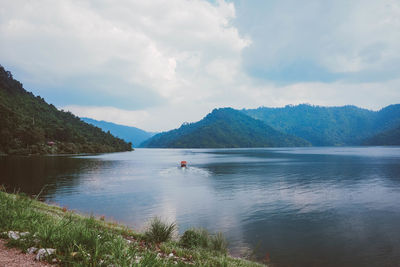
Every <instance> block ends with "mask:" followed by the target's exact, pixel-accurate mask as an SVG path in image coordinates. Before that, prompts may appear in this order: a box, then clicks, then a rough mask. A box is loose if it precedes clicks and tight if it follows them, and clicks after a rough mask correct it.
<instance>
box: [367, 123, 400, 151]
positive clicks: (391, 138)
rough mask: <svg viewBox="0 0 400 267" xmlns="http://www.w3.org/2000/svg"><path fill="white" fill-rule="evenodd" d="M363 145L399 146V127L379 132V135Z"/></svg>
mask: <svg viewBox="0 0 400 267" xmlns="http://www.w3.org/2000/svg"><path fill="white" fill-rule="evenodd" d="M363 144H364V145H370V146H399V145H400V126H399V127H396V128H394V129H390V130H386V131H383V132H380V133H379V134H377V135H375V136H373V137H371V138H368V139H367V140H365V141H364V143H363Z"/></svg>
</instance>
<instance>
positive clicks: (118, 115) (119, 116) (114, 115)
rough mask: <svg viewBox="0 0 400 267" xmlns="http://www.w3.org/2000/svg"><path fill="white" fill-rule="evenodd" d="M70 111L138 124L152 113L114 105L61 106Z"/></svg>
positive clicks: (121, 122) (133, 124)
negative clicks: (124, 108) (119, 107)
mask: <svg viewBox="0 0 400 267" xmlns="http://www.w3.org/2000/svg"><path fill="white" fill-rule="evenodd" d="M61 109H62V110H65V111H70V112H72V113H74V114H75V115H77V116H79V117H86V118H93V119H96V120H104V121H112V122H114V123H117V124H122V125H128V126H137V125H140V124H143V122H144V121H146V120H148V119H149V116H150V114H149V113H148V112H146V111H143V110H138V111H137V110H123V109H118V108H114V107H93V106H90V107H85V106H75V105H70V106H65V107H62V108H61Z"/></svg>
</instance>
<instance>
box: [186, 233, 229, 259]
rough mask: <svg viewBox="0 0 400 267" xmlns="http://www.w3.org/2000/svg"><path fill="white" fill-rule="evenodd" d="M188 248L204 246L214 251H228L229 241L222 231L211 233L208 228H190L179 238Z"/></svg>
mask: <svg viewBox="0 0 400 267" xmlns="http://www.w3.org/2000/svg"><path fill="white" fill-rule="evenodd" d="M179 242H180V244H181V245H182V246H183V247H186V248H198V247H201V248H204V249H208V250H212V251H219V252H221V253H226V251H227V246H228V243H227V241H226V239H225V237H224V235H223V234H222V233H216V234H215V235H211V234H210V233H209V232H208V231H207V230H206V229H203V228H200V229H188V230H186V231H185V232H184V233H183V235H182V236H181V238H180V240H179Z"/></svg>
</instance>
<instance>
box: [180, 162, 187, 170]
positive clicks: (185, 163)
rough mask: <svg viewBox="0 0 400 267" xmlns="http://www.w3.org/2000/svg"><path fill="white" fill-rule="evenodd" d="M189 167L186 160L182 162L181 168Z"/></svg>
mask: <svg viewBox="0 0 400 267" xmlns="http://www.w3.org/2000/svg"><path fill="white" fill-rule="evenodd" d="M186 167H187V162H186V161H185V160H182V161H181V168H186Z"/></svg>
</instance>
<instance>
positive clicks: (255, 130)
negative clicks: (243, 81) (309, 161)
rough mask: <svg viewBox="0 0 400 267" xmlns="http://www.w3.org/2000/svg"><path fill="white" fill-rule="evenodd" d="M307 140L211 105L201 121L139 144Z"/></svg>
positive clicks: (176, 145)
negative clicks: (210, 110)
mask: <svg viewBox="0 0 400 267" xmlns="http://www.w3.org/2000/svg"><path fill="white" fill-rule="evenodd" d="M308 145H310V143H309V142H307V141H305V140H303V139H301V138H298V137H294V136H291V135H288V134H284V133H281V132H278V131H276V130H274V129H272V128H271V127H270V126H268V125H266V124H265V123H264V122H262V121H260V120H256V119H253V118H251V117H249V116H247V115H245V114H243V113H241V112H240V111H237V110H234V109H232V108H221V109H214V110H213V112H211V113H210V114H208V115H207V116H206V117H205V118H203V119H202V120H201V121H199V122H196V123H190V124H183V125H182V126H181V127H180V128H179V129H175V130H172V131H169V132H164V133H160V134H157V135H155V136H153V137H152V138H150V139H149V140H147V141H145V142H144V143H143V144H142V145H141V146H142V147H153V148H156V147H158V148H235V147H283V146H308Z"/></svg>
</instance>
